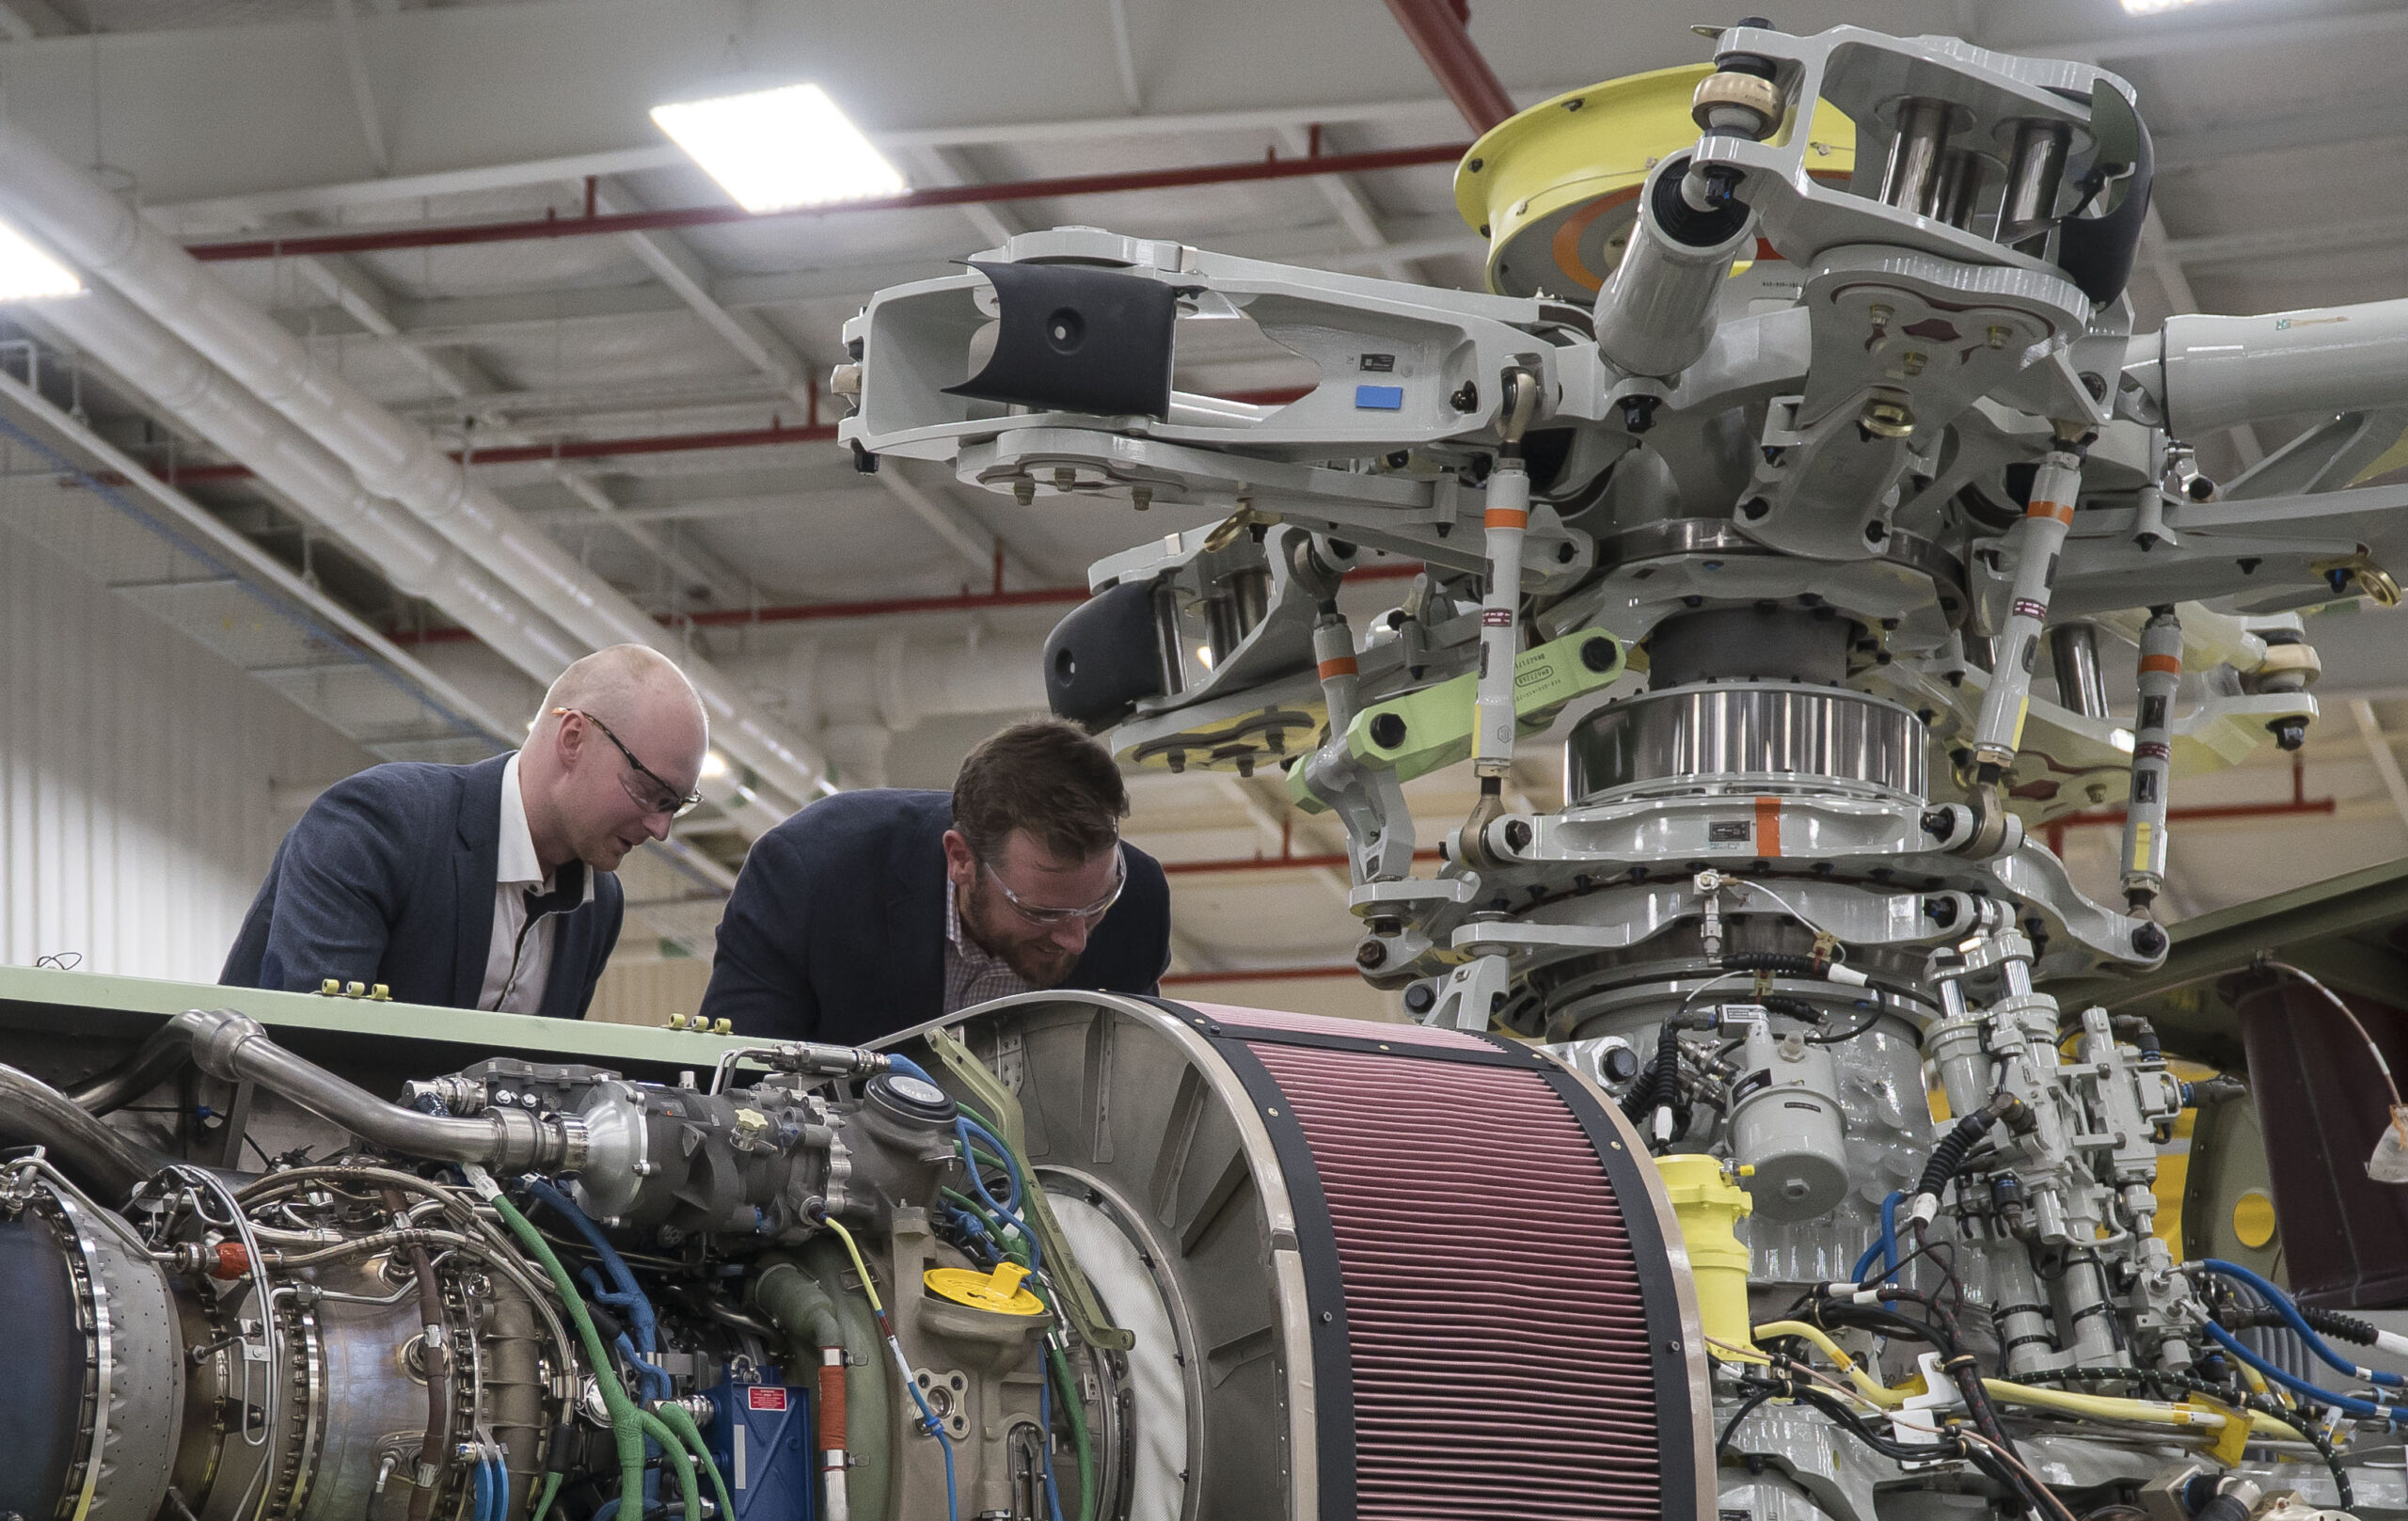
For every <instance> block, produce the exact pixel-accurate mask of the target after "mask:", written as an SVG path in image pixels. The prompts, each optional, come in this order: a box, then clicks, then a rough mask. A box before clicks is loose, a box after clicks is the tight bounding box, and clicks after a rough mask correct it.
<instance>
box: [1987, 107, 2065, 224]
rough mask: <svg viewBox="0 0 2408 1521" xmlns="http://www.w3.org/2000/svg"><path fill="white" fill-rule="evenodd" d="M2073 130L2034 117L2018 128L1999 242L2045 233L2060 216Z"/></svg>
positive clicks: (2000, 218)
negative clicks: (2059, 199) (2060, 190)
mask: <svg viewBox="0 0 2408 1521" xmlns="http://www.w3.org/2000/svg"><path fill="white" fill-rule="evenodd" d="M2072 135H2073V129H2072V128H2071V127H2070V126H2068V125H2067V124H2066V123H2065V122H2062V121H2047V120H2040V119H2034V120H2029V121H2021V122H2018V123H2017V124H2016V128H2015V153H2014V156H2013V157H2012V158H2011V159H2009V160H2008V162H2007V166H2006V198H2005V199H2004V201H2003V202H2001V203H2000V205H1999V212H1998V241H1999V242H2001V243H2004V244H2008V245H2011V246H2019V247H2020V246H2022V245H2023V244H2024V243H2025V242H2027V241H2029V240H2032V239H2034V238H2036V237H2038V236H2039V235H2041V234H2043V233H2045V232H2046V231H2047V230H2048V225H2049V224H2050V223H2051V222H2052V221H2054V220H2055V219H2056V214H2057V187H2058V185H2059V184H2061V183H2062V182H2064V180H2065V173H2066V145H2067V142H2068V141H2069V140H2070V139H2071V137H2072Z"/></svg>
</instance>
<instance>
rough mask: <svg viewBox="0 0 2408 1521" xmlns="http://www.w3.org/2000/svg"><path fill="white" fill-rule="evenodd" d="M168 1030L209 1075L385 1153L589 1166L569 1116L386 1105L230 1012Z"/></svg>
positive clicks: (192, 1013)
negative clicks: (282, 1101)
mask: <svg viewBox="0 0 2408 1521" xmlns="http://www.w3.org/2000/svg"><path fill="white" fill-rule="evenodd" d="M170 1028H173V1029H177V1030H181V1031H183V1032H184V1033H185V1034H186V1035H188V1036H189V1037H190V1038H191V1040H192V1054H193V1061H194V1062H195V1064H196V1065H198V1067H199V1068H200V1069H201V1070H202V1071H204V1072H207V1073H208V1074H209V1075H210V1076H212V1077H216V1078H223V1079H226V1080H227V1081H229V1082H242V1081H245V1080H247V1081H250V1082H253V1083H257V1084H259V1085H261V1087H264V1088H267V1089H270V1090H271V1091H273V1092H276V1093H278V1094H281V1095H282V1096H283V1097H285V1098H287V1099H290V1100H292V1101H293V1102H294V1103H297V1104H299V1105H300V1106H301V1107H302V1108H304V1109H307V1110H309V1112H310V1113H311V1114H314V1115H316V1116H318V1117H321V1118H323V1119H328V1120H332V1121H333V1122H334V1123H336V1124H338V1125H341V1127H342V1128H343V1129H345V1130H347V1131H350V1132H351V1133H353V1134H355V1135H357V1136H359V1137H360V1138H361V1139H363V1140H366V1141H369V1142H371V1143H372V1144H374V1145H376V1146H378V1147H381V1148H383V1149H387V1150H391V1151H397V1152H400V1153H402V1154H403V1155H405V1156H413V1157H422V1158H425V1159H427V1160H428V1161H432V1162H477V1163H483V1164H484V1165H487V1166H492V1167H499V1168H504V1169H508V1170H512V1171H525V1170H528V1169H536V1170H540V1171H545V1172H552V1171H563V1172H573V1171H575V1170H576V1169H577V1168H578V1166H580V1165H583V1163H584V1161H585V1127H584V1125H583V1123H582V1122H581V1121H579V1120H578V1119H576V1118H574V1117H569V1116H565V1115H562V1116H549V1117H539V1116H536V1115H531V1114H529V1113H527V1112H526V1111H525V1110H522V1109H497V1110H494V1111H492V1112H490V1113H487V1114H484V1115H480V1116H478V1117H474V1118H456V1117H452V1116H448V1115H426V1114H420V1113H419V1112H418V1111H417V1110H415V1109H404V1108H403V1107H402V1106H401V1105H399V1104H392V1103H387V1102H386V1101H384V1100H382V1099H379V1098H377V1097H376V1096H375V1095H374V1094H372V1093H370V1092H369V1091H368V1090H367V1089H365V1088H362V1087H359V1086H357V1085H355V1084H352V1083H348V1082H345V1081H344V1080H343V1079H341V1078H340V1077H337V1076H336V1075H335V1074H334V1073H332V1072H329V1071H327V1070H326V1069H325V1068H323V1067H320V1066H318V1065H317V1064H316V1063H314V1062H309V1061H304V1060H303V1059H301V1058H300V1057H298V1056H295V1055H294V1054H293V1053H291V1052H289V1051H286V1050H285V1049H284V1048H283V1047H281V1046H279V1045H277V1043H276V1042H275V1041H273V1040H271V1039H269V1038H268V1037H267V1032H266V1031H265V1030H264V1029H262V1028H261V1026H260V1023H259V1022H258V1021H256V1020H254V1019H252V1018H250V1017H249V1016H248V1015H245V1014H239V1013H237V1012H235V1011H234V1010H232V1009H230V1008H220V1009H198V1008H188V1009H186V1010H184V1011H183V1012H182V1014H179V1015H177V1016H176V1017H175V1019H174V1020H173V1021H171V1022H170Z"/></svg>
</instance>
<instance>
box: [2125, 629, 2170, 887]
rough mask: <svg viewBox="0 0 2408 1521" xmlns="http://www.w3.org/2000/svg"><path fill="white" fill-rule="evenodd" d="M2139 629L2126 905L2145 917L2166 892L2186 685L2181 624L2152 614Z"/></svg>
mask: <svg viewBox="0 0 2408 1521" xmlns="http://www.w3.org/2000/svg"><path fill="white" fill-rule="evenodd" d="M2149 614H2150V616H2149V620H2148V622H2147V624H2146V625H2144V626H2142V628H2141V663H2140V688H2141V703H2140V712H2139V714H2138V716H2137V717H2136V718H2135V719H2134V721H2133V723H2132V773H2131V775H2132V780H2131V796H2130V797H2129V798H2128V799H2127V800H2126V801H2125V804H2124V899H2125V901H2126V902H2127V903H2128V904H2130V905H2131V909H2132V911H2133V912H2135V913H2138V912H2141V911H2145V910H2146V909H2147V907H2148V906H2149V904H2150V903H2152V902H2153V901H2155V900H2156V897H2157V895H2158V894H2159V893H2161V892H2163V891H2164V889H2165V846H2166V839H2165V812H2166V806H2167V803H2168V797H2167V794H2168V793H2169V792H2170V791H2171V790H2172V787H2173V780H2174V778H2173V770H2174V750H2173V729H2172V726H2171V724H2172V720H2171V717H2170V715H2171V714H2172V712H2173V707H2174V691H2175V689H2176V688H2177V687H2178V686H2180V685H2181V681H2182V621H2181V619H2180V618H2178V617H2177V616H2176V614H2175V611H2174V610H2173V609H2172V608H2171V607H2159V608H2151V609H2150V610H2149Z"/></svg>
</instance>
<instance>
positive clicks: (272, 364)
mask: <svg viewBox="0 0 2408 1521" xmlns="http://www.w3.org/2000/svg"><path fill="white" fill-rule="evenodd" d="M0 211H5V212H6V213H7V214H9V215H11V216H13V217H15V218H16V219H18V221H19V222H20V225H22V226H23V227H24V228H25V229H26V230H29V231H31V232H33V233H34V234H35V235H36V236H37V237H38V238H40V239H42V240H43V241H45V242H47V243H49V244H50V245H51V246H52V247H53V248H54V250H55V251H56V252H57V253H59V254H61V255H63V256H64V257H65V258H67V259H68V260H69V261H71V262H72V263H74V264H76V265H77V266H79V267H81V268H82V269H84V270H85V271H87V272H88V273H89V274H91V275H94V276H97V277H101V278H103V279H105V280H107V281H108V282H109V283H110V284H112V285H114V286H116V287H117V288H118V290H119V291H120V292H121V293H124V294H125V295H126V296H127V297H128V298H129V299H130V300H132V301H133V303H134V304H135V306H137V307H140V308H141V309H143V310H145V311H147V312H148V313H150V315H151V316H152V317H154V318H156V319H157V320H158V321H159V323H160V324H161V325H164V326H165V327H166V328H167V329H168V331H170V332H172V333H174V334H175V335H176V336H177V337H179V338H181V339H182V340H183V341H185V342H187V343H189V344H191V345H192V347H193V348H195V349H196V350H198V351H199V353H200V355H201V356H203V357H205V358H207V359H208V360H209V361H210V362H211V363H213V364H214V365H216V366H217V367H218V368H219V369H220V370H222V371H224V372H226V374H227V375H228V376H230V377H231V379H232V380H233V381H234V382H235V383H236V384H237V385H239V386H241V387H243V388H246V389H247V390H249V391H250V392H251V393H252V394H253V395H254V396H256V397H257V398H258V399H259V400H261V401H262V402H264V403H266V404H268V405H269V406H270V407H272V408H274V409H275V410H276V411H277V413H279V414H281V415H282V416H283V417H284V418H285V419H286V420H288V421H290V422H292V423H293V425H294V426H295V427H296V428H298V429H300V430H301V431H302V432H303V433H304V434H306V435H307V436H309V438H311V439H314V440H315V441H316V442H317V443H318V444H320V445H323V446H324V447H325V450H326V451H327V452H330V453H332V454H333V455H334V457H336V458H337V459H339V460H341V462H342V464H343V465H344V466H345V467H348V470H349V472H350V474H351V475H352V476H353V477H354V478H355V481H356V486H361V487H365V488H366V489H367V490H368V491H370V492H372V493H373V494H375V495H376V496H379V497H383V498H387V499H390V500H391V501H394V502H397V503H399V504H400V505H401V506H402V507H404V508H405V509H407V511H408V512H409V514H410V515H412V516H414V517H416V518H417V519H419V520H420V522H422V523H424V524H426V525H428V526H430V527H432V528H433V529H434V530H435V531H436V532H438V533H439V534H441V535H442V536H443V538H444V539H446V540H448V541H449V542H450V543H451V545H452V547H454V548H456V549H457V550H459V551H460V553H461V554H463V555H465V556H466V557H467V559H469V560H470V561H473V562H478V563H480V564H482V565H483V566H486V567H488V568H489V569H490V570H491V571H493V572H494V573H495V574H496V575H497V576H498V577H499V578H501V579H502V580H503V581H504V582H506V583H507V584H509V585H513V586H515V587H517V588H518V589H519V590H520V591H521V592H522V593H523V594H524V595H525V596H526V598H527V599H528V600H529V601H530V602H531V603H533V604H534V605H535V606H536V607H538V608H540V609H542V610H544V611H545V612H546V613H547V614H548V615H549V616H550V617H551V618H552V619H553V620H554V621H555V622H557V623H558V624H559V625H560V626H561V627H562V628H563V629H565V630H566V631H568V632H569V633H571V634H573V635H575V636H576V637H577V638H578V639H579V640H581V641H583V642H585V644H586V645H587V646H588V647H589V648H600V647H602V646H604V645H608V644H617V643H641V644H651V645H654V646H655V647H656V648H658V649H660V650H661V652H662V653H664V654H666V655H669V656H671V657H672V658H675V659H677V660H678V662H679V663H680V665H682V666H683V667H684V668H685V671H686V673H687V675H688V676H689V677H690V678H692V680H693V683H694V687H695V689H696V690H697V691H699V692H700V693H701V694H702V698H703V702H704V705H705V707H706V708H707V709H708V711H709V713H710V716H711V721H712V728H713V730H714V737H715V739H716V740H717V742H718V744H719V746H720V747H721V749H722V750H723V751H725V752H726V753H727V754H729V755H730V756H732V757H734V758H736V759H737V760H738V761H740V762H742V763H743V764H744V765H745V766H747V767H749V768H752V769H753V772H755V773H756V774H757V775H758V776H759V777H760V778H761V779H762V780H763V781H765V782H767V783H768V784H769V785H770V786H772V787H775V788H777V789H778V790H779V791H781V792H784V794H786V795H787V796H788V797H790V798H792V799H794V800H797V801H804V800H809V799H811V798H813V797H816V796H817V795H818V794H819V793H820V792H821V791H822V790H824V788H823V783H824V780H825V776H826V771H827V768H826V765H825V763H824V762H823V761H822V760H821V758H820V757H819V756H818V755H817V754H816V753H813V752H812V751H811V749H810V748H809V747H808V746H805V745H803V744H801V743H800V742H799V741H797V740H794V739H792V738H791V737H788V736H787V735H785V734H784V733H782V732H781V731H780V729H779V727H778V726H777V725H776V724H775V723H773V722H772V721H769V720H768V718H767V717H766V716H765V715H763V714H761V713H760V712H759V711H758V710H757V709H756V708H755V707H754V706H753V704H752V703H750V702H749V701H747V700H746V699H745V698H744V697H743V696H742V695H741V693H740V692H739V690H738V689H737V687H736V686H735V684H733V683H731V682H730V681H728V680H727V678H726V677H725V676H723V675H721V673H719V672H717V671H715V670H713V669H712V668H711V667H710V666H709V665H707V664H706V663H705V662H703V661H701V660H698V659H694V658H691V657H690V656H689V655H688V654H687V653H686V652H685V651H684V650H683V648H682V647H681V646H680V645H679V644H678V642H677V641H676V640H675V638H674V637H673V636H672V635H670V634H669V633H667V632H666V631H664V630H663V629H662V628H661V627H660V626H659V625H658V624H657V623H655V622H654V621H653V620H652V619H651V618H650V617H648V616H647V615H646V614H645V613H644V612H643V611H642V610H641V609H639V608H637V607H636V606H635V605H634V604H633V603H632V602H629V601H628V600H627V599H626V597H625V596H623V595H621V594H619V593H618V592H617V591H616V590H615V589H614V588H612V587H611V586H610V585H609V584H608V583H607V582H605V581H604V580H603V579H602V578H599V577H598V576H595V575H594V574H592V573H591V572H589V571H588V570H587V569H586V568H585V567H584V566H582V565H580V564H579V563H578V562H577V560H576V559H575V557H573V556H571V555H570V554H569V553H568V552H567V551H566V550H564V549H562V547H560V546H559V545H558V544H556V543H554V542H553V541H552V540H550V539H549V538H547V536H546V535H545V534H544V533H543V532H542V531H540V530H538V529H536V528H535V527H534V526H533V525H531V524H530V523H528V522H526V521H525V520H524V519H523V518H521V517H520V516H519V515H518V513H517V512H516V510H515V509H514V508H513V507H511V506H510V504H509V503H508V502H506V501H504V500H502V499H501V498H500V497H499V496H498V495H496V494H495V493H494V492H493V491H492V490H490V489H488V488H486V487H483V486H481V485H478V484H477V483H475V482H474V481H473V480H472V479H471V478H470V477H469V475H468V474H467V471H466V470H465V469H464V468H463V467H461V466H460V465H458V464H457V463H455V462H454V461H452V459H450V458H449V457H448V456H446V455H445V453H444V452H443V451H442V449H441V448H440V447H439V446H438V445H437V444H436V441H435V440H434V438H432V437H431V436H428V434H427V433H426V431H425V430H424V429H422V428H420V427H418V426H417V425H415V424H413V423H410V422H407V421H404V420H402V419H401V418H398V417H396V416H394V415H393V414H392V413H391V412H389V411H388V410H386V409H385V408H384V407H383V406H380V405H378V404H376V403H375V402H373V401H371V400H370V399H369V398H368V397H366V396H364V395H362V394H361V393H360V392H359V391H358V390H357V389H356V388H354V387H353V386H352V385H351V383H350V382H348V381H346V380H344V379H343V378H342V377H341V375H339V374H336V373H335V372H332V371H331V370H329V369H327V368H326V367H325V366H324V365H322V364H320V363H319V362H318V360H317V358H316V356H313V355H311V354H310V352H309V349H308V347H307V346H306V345H304V344H303V343H302V342H301V341H300V340H298V339H296V338H294V337H293V335H292V334H290V333H288V332H286V331H285V330H284V329H283V328H281V327H279V326H278V325H277V324H276V322H275V321H274V319H272V318H270V317H269V316H268V315H267V314H266V313H264V312H262V311H261V310H260V309H257V308H256V307H253V306H251V305H250V304H249V303H248V302H246V301H245V300H244V299H243V298H242V297H241V296H240V295H238V294H236V293H234V291H233V290H232V289H230V287H228V286H227V285H226V284H225V283H224V282H223V281H221V280H220V279H218V278H217V277H216V276H215V275H214V274H212V273H211V272H210V271H209V270H207V269H205V268H204V267H202V265H201V264H199V263H198V261H195V260H194V259H193V258H192V257H191V256H190V255H189V254H187V253H185V252H184V251H183V250H182V248H180V247H178V246H176V244H175V243H174V242H172V241H171V240H169V239H168V238H167V237H166V236H165V235H164V234H162V233H160V232H159V231H158V230H155V229H153V228H151V227H150V225H149V224H147V223H145V222H144V221H143V220H142V219H141V217H139V216H138V215H136V214H135V213H134V212H133V211H132V210H131V209H130V208H128V207H127V206H126V205H125V204H124V203H123V202H122V201H120V200H119V199H118V198H116V197H115V196H112V195H111V194H109V193H108V192H107V191H106V190H104V189H103V188H101V187H100V186H99V185H97V184H95V183H93V182H92V181H91V180H90V179H89V178H88V177H87V176H86V175H85V174H84V173H83V172H82V171H81V170H78V169H76V168H74V167H72V166H70V165H69V164H67V163H66V162H65V161H63V160H62V159H60V158H59V157H58V156H57V155H56V154H55V153H53V152H51V151H50V150H49V149H47V148H45V147H43V146H42V145H41V144H40V142H39V141H37V140H36V139H35V138H34V137H33V136H32V135H30V134H28V133H26V132H25V131H24V129H22V128H20V127H16V126H14V125H9V124H5V123H0ZM59 305H60V307H61V308H62V309H63V308H64V307H66V306H69V305H72V303H60V304H59ZM137 373H138V372H137ZM250 463H253V464H257V463H258V462H257V461H251V462H250Z"/></svg>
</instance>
